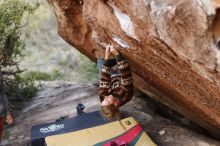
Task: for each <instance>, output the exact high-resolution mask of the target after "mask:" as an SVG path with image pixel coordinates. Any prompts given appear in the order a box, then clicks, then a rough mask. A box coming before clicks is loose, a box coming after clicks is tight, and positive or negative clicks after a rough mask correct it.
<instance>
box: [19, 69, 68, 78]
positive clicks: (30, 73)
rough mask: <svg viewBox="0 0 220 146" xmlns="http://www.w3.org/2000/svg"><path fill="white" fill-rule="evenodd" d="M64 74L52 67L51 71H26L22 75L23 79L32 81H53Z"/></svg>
mask: <svg viewBox="0 0 220 146" xmlns="http://www.w3.org/2000/svg"><path fill="white" fill-rule="evenodd" d="M63 77H64V75H63V74H62V73H61V72H60V71H59V70H57V69H54V70H53V71H52V72H51V73H47V72H41V71H28V72H25V73H24V74H23V75H22V78H23V79H24V80H33V81H53V80H61V79H63Z"/></svg>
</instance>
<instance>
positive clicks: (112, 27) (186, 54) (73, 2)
mask: <svg viewBox="0 0 220 146" xmlns="http://www.w3.org/2000/svg"><path fill="white" fill-rule="evenodd" d="M48 2H49V4H50V5H51V7H52V8H53V10H54V12H55V15H56V18H57V24H58V33H59V35H60V36H61V37H62V38H63V39H64V40H65V41H66V42H68V43H69V44H71V45H72V46H73V47H75V48H76V49H78V50H79V51H80V52H81V53H83V54H85V55H86V56H88V57H89V58H90V59H91V60H93V61H95V60H96V59H95V57H94V55H93V53H92V49H93V48H95V47H97V46H99V47H105V46H106V45H107V44H108V43H111V44H113V45H114V46H115V48H116V49H117V50H119V51H120V53H121V54H122V55H123V56H124V57H125V58H126V59H127V60H128V61H129V63H130V65H131V69H132V72H133V77H134V83H135V86H136V87H137V88H139V89H140V90H141V91H143V92H145V93H146V94H148V95H149V96H151V97H153V98H155V99H156V100H158V101H160V102H161V103H163V104H165V105H167V106H169V107H171V108H172V109H174V110H176V111H178V112H180V113H182V114H183V115H185V116H186V117H188V118H189V119H191V120H192V121H194V122H196V123H197V124H199V125H200V126H201V127H203V128H204V129H206V130H207V131H209V133H211V134H212V135H214V136H215V137H217V138H219V137H220V73H219V72H220V50H219V48H218V44H219V42H218V41H219V40H220V39H219V38H220V33H219V32H220V31H219V30H220V28H219V27H220V25H218V24H220V17H219V15H220V12H219V10H218V7H219V6H220V1H219V0H120V1H117V0H48Z"/></svg>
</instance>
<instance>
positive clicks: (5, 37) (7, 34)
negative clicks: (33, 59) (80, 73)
mask: <svg viewBox="0 0 220 146" xmlns="http://www.w3.org/2000/svg"><path fill="white" fill-rule="evenodd" d="M38 6H39V4H36V5H35V6H32V5H29V4H28V3H26V2H25V1H23V0H0V84H1V87H2V88H3V89H1V90H0V92H2V91H3V90H5V92H6V94H7V97H8V98H9V101H10V102H11V103H13V104H10V106H11V107H14V106H15V107H16V104H19V103H20V102H23V101H26V100H28V99H29V98H30V97H32V96H34V95H35V94H36V91H37V86H36V85H35V83H34V81H33V80H24V79H22V78H21V77H20V74H21V73H22V72H23V71H22V70H20V68H19V61H18V60H17V57H18V56H22V55H23V50H24V49H25V43H24V40H23V39H22V29H23V28H24V27H25V26H26V25H27V24H28V18H29V15H31V14H32V13H33V12H34V11H35V9H36V8H37V7H38Z"/></svg>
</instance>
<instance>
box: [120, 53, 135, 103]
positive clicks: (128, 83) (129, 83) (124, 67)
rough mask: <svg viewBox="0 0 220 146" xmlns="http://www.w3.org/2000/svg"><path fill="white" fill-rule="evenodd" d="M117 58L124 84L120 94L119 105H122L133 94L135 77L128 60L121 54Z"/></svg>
mask: <svg viewBox="0 0 220 146" xmlns="http://www.w3.org/2000/svg"><path fill="white" fill-rule="evenodd" d="M116 60H117V64H118V68H119V71H120V74H121V83H122V86H121V93H120V96H119V101H120V102H119V106H122V105H124V104H126V103H127V102H129V101H130V100H131V98H132V96H133V79H132V73H131V69H130V67H129V64H128V62H127V60H125V59H124V58H123V57H122V56H121V55H120V54H118V55H117V56H116Z"/></svg>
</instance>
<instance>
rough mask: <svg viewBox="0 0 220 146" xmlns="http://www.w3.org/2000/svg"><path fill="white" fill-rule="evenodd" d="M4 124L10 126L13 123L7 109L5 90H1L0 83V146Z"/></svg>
mask: <svg viewBox="0 0 220 146" xmlns="http://www.w3.org/2000/svg"><path fill="white" fill-rule="evenodd" d="M4 119H5V120H6V123H7V124H9V125H11V124H12V122H13V118H12V116H11V114H10V112H9V109H8V100H7V97H6V94H5V90H4V88H3V83H1V87H0V144H1V139H2V134H3V130H4V124H5V120H4Z"/></svg>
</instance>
